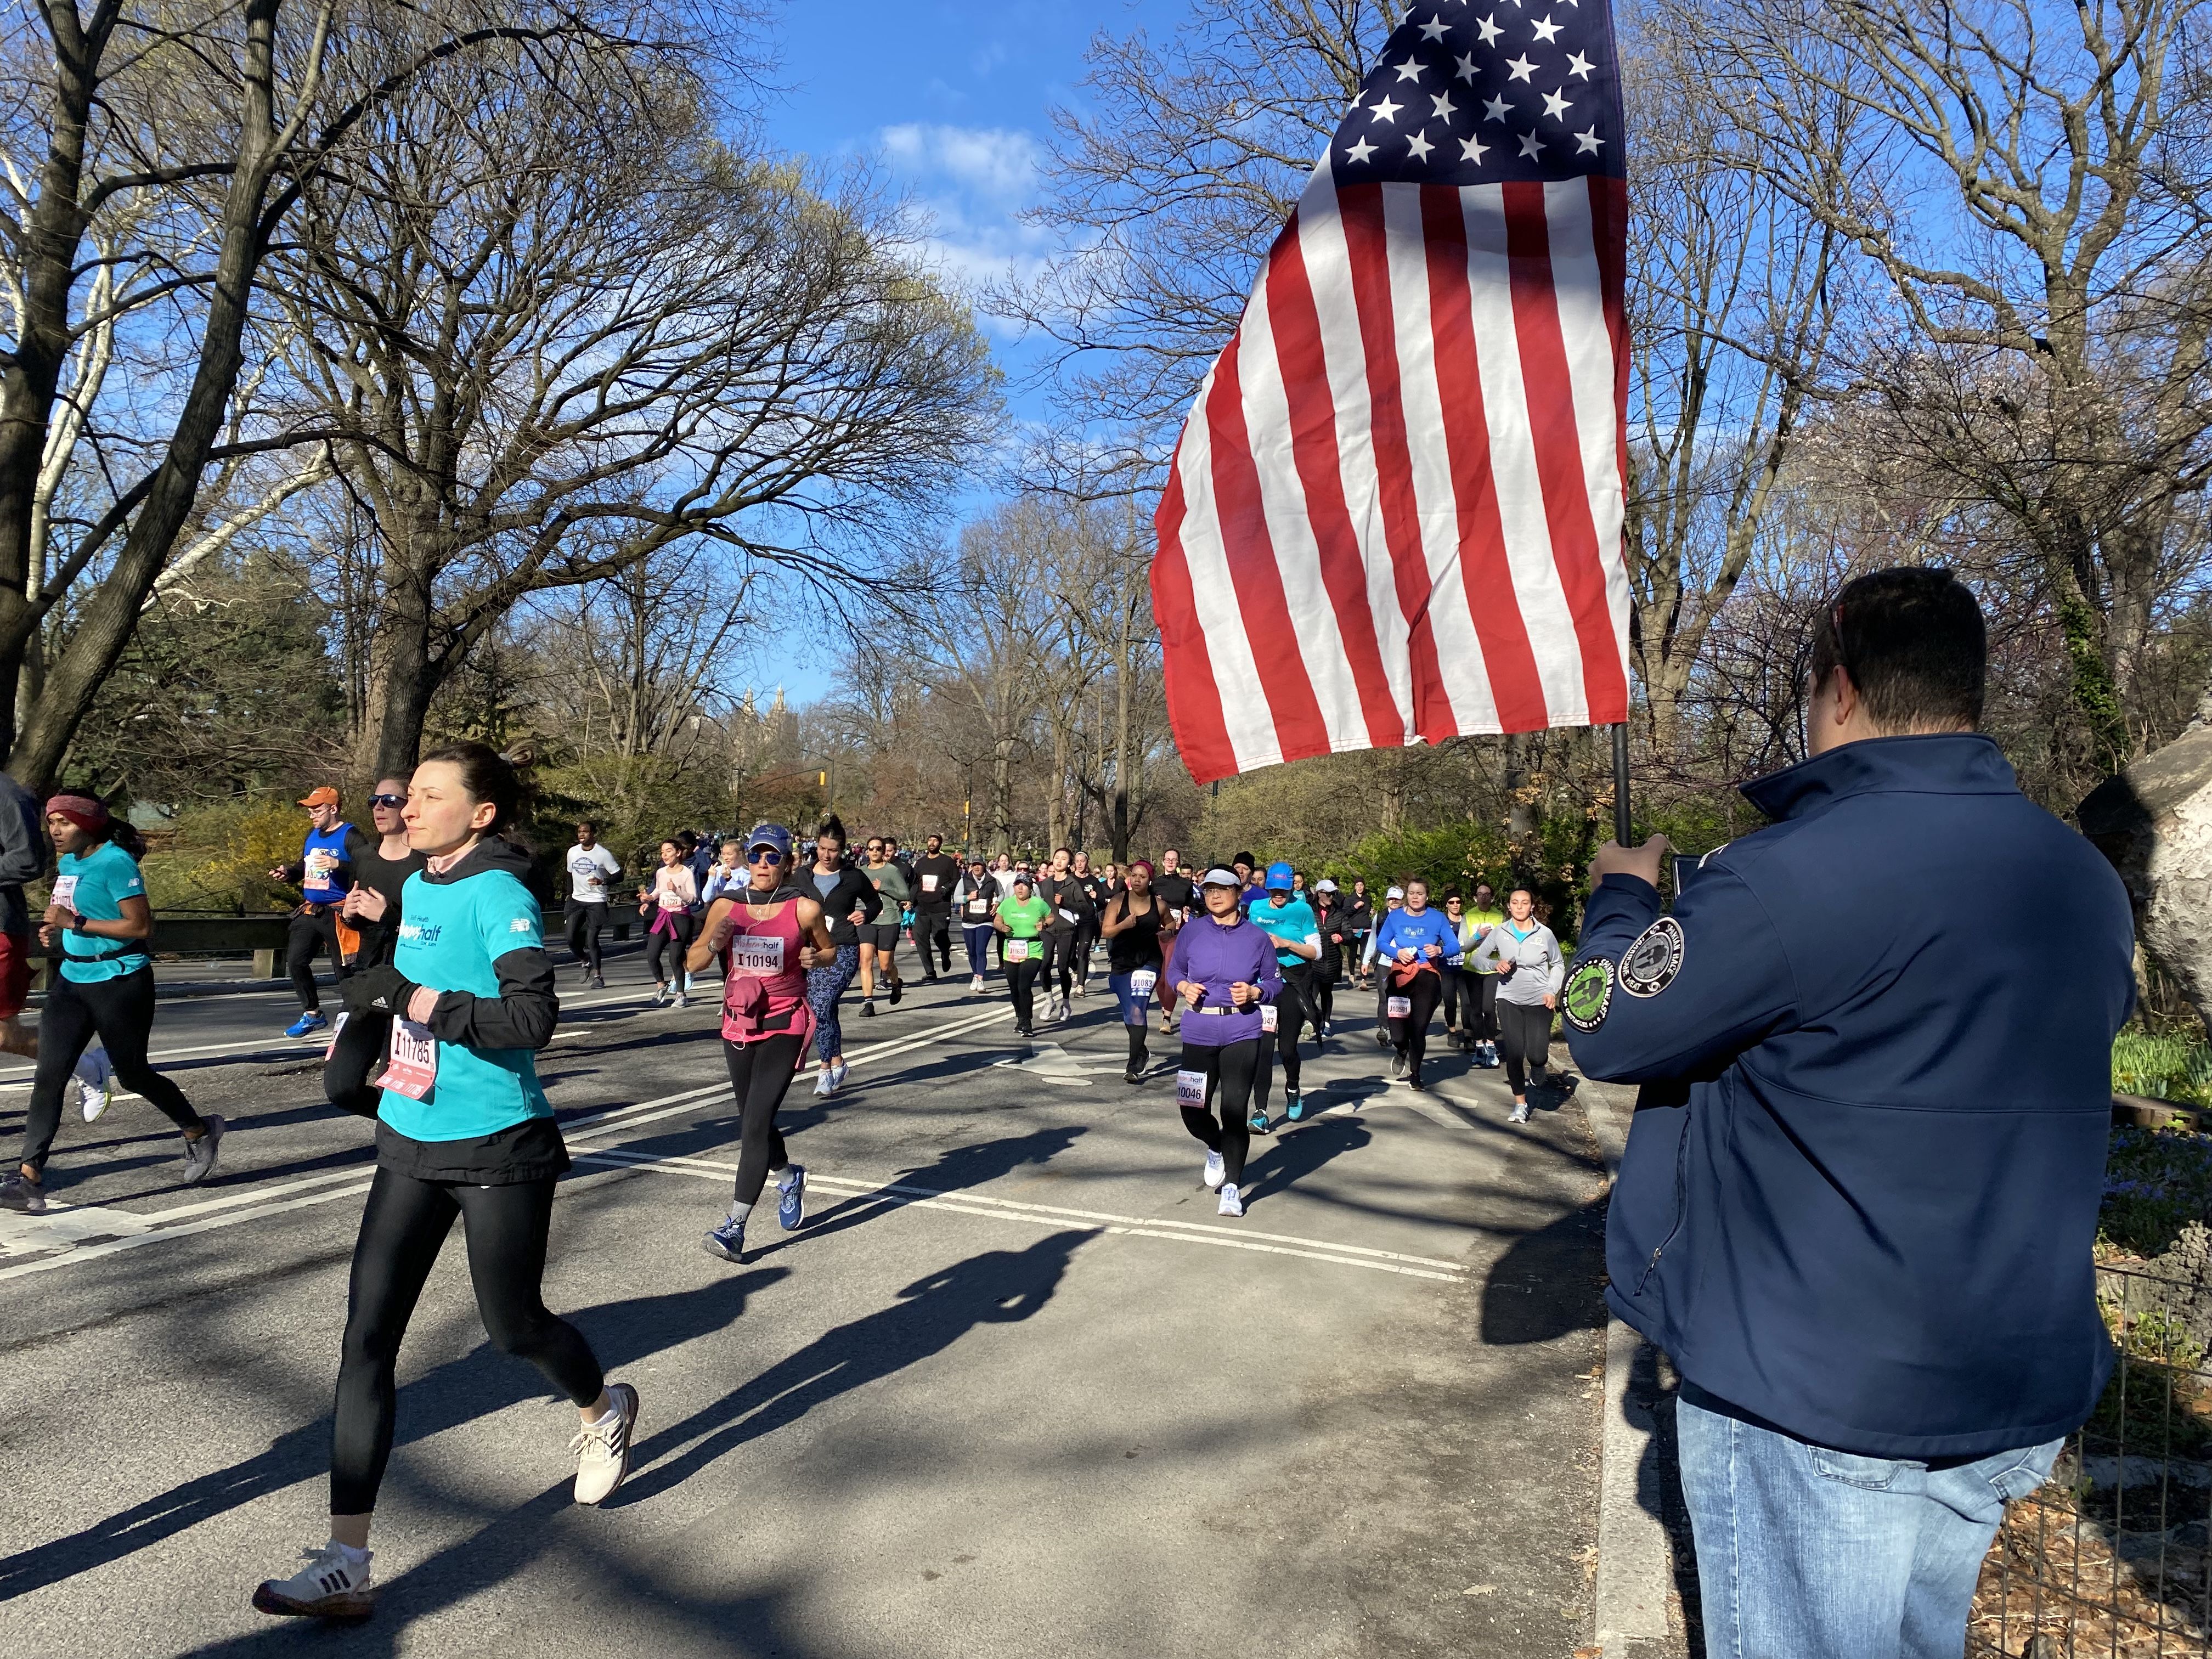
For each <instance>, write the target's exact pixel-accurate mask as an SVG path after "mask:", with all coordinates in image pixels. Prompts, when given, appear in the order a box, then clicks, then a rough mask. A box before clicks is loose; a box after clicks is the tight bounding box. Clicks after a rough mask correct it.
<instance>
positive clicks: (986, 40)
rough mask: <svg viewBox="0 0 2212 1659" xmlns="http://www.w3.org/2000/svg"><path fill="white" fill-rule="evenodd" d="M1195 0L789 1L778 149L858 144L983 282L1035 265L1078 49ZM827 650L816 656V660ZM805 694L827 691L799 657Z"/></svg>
mask: <svg viewBox="0 0 2212 1659" xmlns="http://www.w3.org/2000/svg"><path fill="white" fill-rule="evenodd" d="M1190 3H1192V0H1089V3H1076V0H848V3H840V4H836V5H823V4H819V3H811V4H810V3H789V4H787V5H786V6H785V7H784V8H783V9H782V12H781V26H780V28H779V49H778V51H777V54H776V56H777V68H776V70H775V79H776V81H777V82H778V83H779V85H780V86H781V87H782V88H784V90H783V92H782V94H781V96H778V97H776V98H775V99H774V100H772V101H771V103H770V105H769V108H768V110H767V112H766V116H767V125H768V137H769V142H770V143H773V144H774V145H775V146H776V147H777V148H778V149H785V150H793V151H803V152H805V153H806V154H809V155H816V156H820V157H823V158H843V157H859V158H865V159H866V160H867V161H869V162H871V163H872V165H873V166H874V167H876V168H877V170H878V178H879V179H881V180H882V181H883V183H884V186H885V187H886V188H887V189H890V190H892V191H897V192H899V193H901V194H902V195H904V196H906V197H908V198H909V199H910V200H911V201H912V202H913V203H914V204H915V209H916V210H917V212H918V214H919V215H920V216H921V222H922V223H923V224H925V225H926V226H927V232H928V236H929V251H930V253H931V256H932V257H933V258H934V259H935V260H936V261H937V262H938V263H939V265H940V267H941V268H942V269H943V270H945V272H946V273H947V274H948V275H950V276H953V277H955V278H957V279H961V280H968V281H975V280H984V279H987V278H991V277H994V276H999V275H1000V274H1001V273H1003V272H1005V271H1006V270H1009V269H1013V270H1024V269H1033V268H1034V266H1035V264H1036V261H1037V260H1038V259H1039V258H1041V257H1042V255H1043V254H1044V253H1045V252H1046V251H1047V250H1048V247H1049V246H1050V244H1049V240H1048V237H1047V235H1046V234H1045V233H1043V232H1042V231H1040V230H1038V229H1036V228H1034V227H1030V226H1026V225H1024V224H1023V223H1022V222H1020V220H1019V217H1018V215H1019V214H1020V212H1021V210H1022V209H1024V208H1025V207H1028V206H1030V205H1032V204H1035V203H1036V201H1038V200H1039V198H1040V197H1041V196H1042V191H1043V180H1042V176H1041V173H1040V168H1041V167H1042V160H1043V144H1044V141H1045V138H1046V136H1047V135H1048V132H1049V131H1050V112H1051V110H1052V109H1053V108H1054V106H1056V105H1064V104H1070V103H1076V102H1079V100H1080V98H1081V88H1080V85H1079V83H1080V82H1081V80H1082V77H1083V74H1084V63H1083V56H1084V50H1085V47H1086V46H1088V45H1089V43H1090V41H1091V38H1092V36H1093V35H1094V34H1096V33H1098V32H1099V31H1101V30H1105V31H1108V32H1109V33H1115V34H1122V33H1128V32H1129V31H1131V30H1133V29H1135V28H1138V27H1144V28H1146V29H1148V30H1150V31H1151V32H1152V33H1154V34H1156V35H1161V34H1165V33H1169V32H1170V31H1171V30H1172V29H1173V28H1174V27H1175V25H1176V22H1177V21H1179V20H1180V19H1181V18H1182V17H1183V16H1184V15H1187V12H1188V5H1189V4H1190ZM984 322H985V329H986V333H987V336H988V337H989V338H990V340H991V343H992V349H993V350H994V353H995V354H996V355H997V356H998V357H999V360H1000V364H1001V366H1002V367H1004V368H1006V370H1007V371H1008V373H1009V374H1010V375H1012V374H1019V373H1020V372H1021V371H1023V370H1024V369H1026V368H1029V367H1030V366H1031V365H1032V364H1033V363H1034V362H1035V356H1034V349H1033V348H1029V347H1025V346H1024V343H1023V342H1022V341H1021V340H1020V339H1018V337H1014V336H1013V335H1012V333H1011V332H1010V331H1008V330H1007V329H1006V327H1004V326H1003V325H997V324H994V323H992V322H991V321H990V320H989V319H984ZM1042 412H1043V410H1042V403H1041V400H1040V399H1039V398H1037V397H1036V395H1035V394H1026V395H1025V394H1023V393H1020V392H1015V391H1012V390H1011V389H1010V408H1009V413H1010V414H1011V415H1012V416H1013V417H1014V418H1015V419H1017V420H1019V419H1024V418H1030V419H1034V418H1040V417H1041V416H1042ZM817 660H818V657H817ZM789 689H790V692H791V695H792V696H793V698H794V699H795V700H797V701H801V702H805V701H809V700H811V699H813V698H815V697H817V696H821V695H822V694H823V692H824V691H826V690H828V689H829V677H828V675H827V674H825V673H822V672H820V671H813V670H806V671H801V672H800V674H799V675H797V676H794V678H793V679H792V681H791V682H790V683H789Z"/></svg>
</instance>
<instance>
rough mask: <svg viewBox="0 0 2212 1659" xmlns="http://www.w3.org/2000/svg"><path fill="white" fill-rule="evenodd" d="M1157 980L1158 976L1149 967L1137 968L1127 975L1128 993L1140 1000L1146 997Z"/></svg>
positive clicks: (1158, 979)
mask: <svg viewBox="0 0 2212 1659" xmlns="http://www.w3.org/2000/svg"><path fill="white" fill-rule="evenodd" d="M1159 982H1160V976H1159V975H1158V974H1156V973H1154V972H1153V971H1152V969H1149V968H1139V969H1137V971H1136V972H1135V973H1133V974H1132V975H1129V994H1130V995H1132V996H1133V997H1137V998H1139V999H1140V1000H1141V999H1143V998H1145V997H1148V996H1150V995H1152V988H1153V987H1155V986H1157V985H1158V983H1159Z"/></svg>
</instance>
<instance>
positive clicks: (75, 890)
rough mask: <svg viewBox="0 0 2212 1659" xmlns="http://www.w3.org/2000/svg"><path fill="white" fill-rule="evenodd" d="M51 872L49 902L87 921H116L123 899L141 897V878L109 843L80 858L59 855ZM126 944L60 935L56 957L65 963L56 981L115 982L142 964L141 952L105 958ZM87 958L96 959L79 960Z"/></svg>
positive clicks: (92, 935) (124, 941) (84, 935)
mask: <svg viewBox="0 0 2212 1659" xmlns="http://www.w3.org/2000/svg"><path fill="white" fill-rule="evenodd" d="M54 868H55V871H56V872H57V873H56V874H55V876H54V896H53V902H55V903H56V904H65V905H67V906H68V907H69V908H70V909H72V910H74V911H76V913H77V915H81V916H82V917H83V918H84V919H85V920H86V921H122V920H123V901H124V900H125V899H127V898H143V897H145V896H146V878H144V877H143V876H142V875H140V874H139V873H138V860H136V859H134V858H132V857H131V854H128V853H126V852H125V851H124V850H123V849H122V848H120V847H118V846H117V845H116V844H115V843H114V842H112V841H106V842H101V843H100V845H99V846H97V847H95V848H93V850H92V851H91V852H89V853H87V854H84V855H83V856H82V857H80V856H78V855H77V854H75V853H64V854H62V855H61V857H60V859H59V860H57V861H56V863H55V866H54ZM129 943H130V941H129V940H127V939H106V938H103V937H102V936H100V934H98V933H77V932H76V931H74V930H73V929H72V930H70V931H67V932H64V933H63V934H62V952H63V954H64V956H65V957H67V958H68V959H67V960H66V961H64V963H62V977H63V978H64V979H67V980H74V981H76V982H77V983H78V984H79V985H89V984H90V983H92V982H93V981H94V980H102V979H120V978H121V977H122V976H123V975H125V974H133V973H136V972H137V971H138V969H141V968H143V967H144V966H145V965H146V963H147V961H148V957H147V955H146V953H145V951H143V950H133V951H127V952H125V954H123V955H120V956H109V955H107V954H106V953H107V952H109V951H114V950H116V949H117V948H118V946H121V945H126V944H129ZM86 957H99V958H100V959H99V960H98V961H94V962H88V961H86V960H84V958H86Z"/></svg>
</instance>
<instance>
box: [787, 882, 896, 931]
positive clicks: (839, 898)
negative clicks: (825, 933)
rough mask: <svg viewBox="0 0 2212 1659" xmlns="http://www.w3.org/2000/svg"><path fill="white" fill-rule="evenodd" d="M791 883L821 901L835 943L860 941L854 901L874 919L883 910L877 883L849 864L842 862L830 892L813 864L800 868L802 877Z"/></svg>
mask: <svg viewBox="0 0 2212 1659" xmlns="http://www.w3.org/2000/svg"><path fill="white" fill-rule="evenodd" d="M793 886H795V887H797V888H798V889H799V891H800V892H802V893H805V894H807V895H809V896H811V897H814V898H818V899H820V900H821V901H822V920H823V922H824V923H826V924H827V925H828V927H829V942H830V943H831V944H832V945H858V944H859V943H860V934H859V933H857V932H856V931H855V930H854V927H853V921H852V916H853V907H854V905H856V904H857V905H859V906H860V908H861V909H862V910H864V911H866V913H867V918H868V920H869V921H875V919H876V917H877V916H878V915H880V914H881V913H882V911H883V908H884V902H883V900H882V898H881V897H880V896H878V894H877V892H876V884H875V883H873V882H872V881H870V880H869V879H868V878H866V876H864V875H862V874H861V873H860V871H858V870H857V869H855V868H854V866H851V865H849V864H848V865H842V866H839V868H838V871H837V883H836V885H835V886H834V887H832V888H831V889H830V890H829V891H828V892H827V893H824V892H823V890H822V888H821V886H820V884H818V883H817V881H816V880H815V871H814V868H813V866H811V865H810V866H807V867H806V868H805V869H803V870H801V871H800V872H799V879H798V880H797V881H795V882H793Z"/></svg>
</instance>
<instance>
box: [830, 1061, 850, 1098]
mask: <svg viewBox="0 0 2212 1659" xmlns="http://www.w3.org/2000/svg"><path fill="white" fill-rule="evenodd" d="M852 1075H853V1068H852V1067H851V1066H848V1065H847V1064H846V1063H845V1062H844V1061H843V1060H839V1061H838V1062H837V1063H836V1065H835V1066H831V1067H830V1068H829V1092H830V1093H831V1094H833V1095H834V1094H836V1092H837V1091H838V1090H840V1089H842V1088H843V1087H844V1086H845V1079H847V1078H848V1077H850V1076H852Z"/></svg>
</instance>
